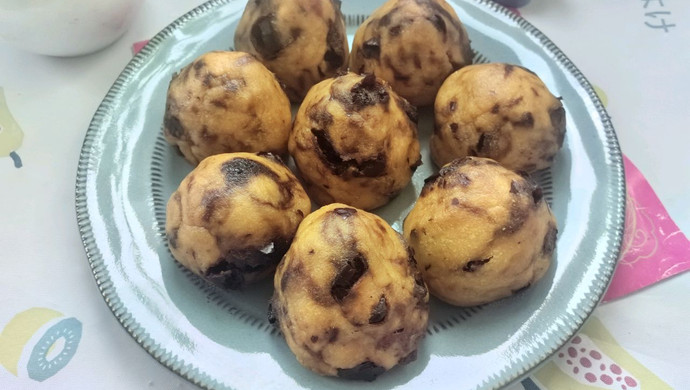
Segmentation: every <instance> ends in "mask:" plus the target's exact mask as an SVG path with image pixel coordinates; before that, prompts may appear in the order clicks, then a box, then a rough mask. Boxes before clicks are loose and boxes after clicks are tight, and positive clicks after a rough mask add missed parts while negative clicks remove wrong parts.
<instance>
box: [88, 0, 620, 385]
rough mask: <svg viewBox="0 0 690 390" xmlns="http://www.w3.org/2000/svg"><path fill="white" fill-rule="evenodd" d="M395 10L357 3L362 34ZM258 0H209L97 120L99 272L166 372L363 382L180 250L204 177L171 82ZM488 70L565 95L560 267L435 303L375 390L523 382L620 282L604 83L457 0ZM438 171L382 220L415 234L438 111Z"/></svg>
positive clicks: (92, 245)
mask: <svg viewBox="0 0 690 390" xmlns="http://www.w3.org/2000/svg"><path fill="white" fill-rule="evenodd" d="M376 3H381V2H371V1H355V0H351V1H347V2H343V4H342V8H343V13H344V14H345V15H346V21H347V24H348V26H349V27H348V33H349V34H350V39H351V38H352V34H353V33H354V30H355V28H356V25H358V24H359V23H361V22H362V21H363V19H364V18H365V17H366V15H367V14H369V13H371V12H372V11H373V10H374V9H375V8H376V7H377V5H378V4H376ZM244 5H245V2H244V1H232V0H220V1H210V2H208V3H206V4H204V5H202V6H200V7H198V8H196V9H194V10H193V11H191V12H189V13H188V14H186V15H184V16H182V17H181V18H179V19H178V20H177V21H175V22H174V23H173V24H171V25H170V26H168V27H167V28H166V29H164V30H163V31H162V32H160V33H159V34H158V35H156V36H155V37H154V38H153V39H152V40H151V42H150V43H149V44H148V45H147V46H146V47H145V48H144V49H143V50H142V51H141V52H140V53H139V54H138V55H136V56H135V57H134V58H133V59H132V61H131V62H130V63H129V64H128V65H127V67H126V68H125V69H124V71H123V72H122V74H121V75H120V76H119V77H118V79H117V81H116V82H115V84H114V85H113V87H112V88H111V89H110V91H109V92H108V94H107V95H106V97H105V98H104V100H103V102H102V104H101V105H100V107H99V108H98V110H97V111H96V113H95V115H94V118H93V121H92V122H91V125H90V127H89V129H88V131H87V133H86V137H85V140H84V145H83V148H82V151H81V156H80V159H79V167H78V171H77V183H76V211H77V219H78V225H79V230H80V233H81V236H82V239H83V243H84V247H85V249H86V254H87V257H88V260H89V263H90V265H91V267H92V269H93V273H94V276H95V279H96V282H97V284H98V287H99V289H100V291H101V293H102V294H103V296H104V298H105V301H106V303H107V304H108V306H109V307H110V308H111V310H112V311H113V313H114V314H115V316H116V317H117V318H118V320H119V321H120V322H121V323H122V325H123V326H124V328H126V329H127V331H128V332H129V333H130V334H131V335H132V336H133V337H134V338H135V339H136V340H137V342H138V343H140V344H141V345H142V347H143V348H144V349H146V351H148V352H149V353H150V354H151V355H153V356H154V357H155V358H156V359H158V360H159V361H160V362H161V363H162V364H164V365H165V366H167V367H169V368H170V369H172V370H173V371H175V372H177V373H178V374H180V375H182V376H183V377H185V378H187V379H189V380H190V381H192V382H194V383H196V384H198V385H201V386H203V387H207V388H213V389H216V388H217V389H224V388H234V389H256V388H260V389H262V388H278V387H280V388H312V389H323V388H329V389H330V388H332V389H349V388H351V387H352V386H353V382H350V381H345V380H340V379H337V378H326V377H321V376H319V375H316V374H313V373H312V372H310V371H308V370H307V369H305V368H303V367H301V366H300V365H299V363H298V362H297V360H296V359H295V358H294V356H293V355H292V353H291V352H290V351H289V349H288V348H287V345H286V343H285V341H284V340H283V339H282V337H281V336H280V334H279V333H278V332H277V331H276V330H275V329H274V328H272V327H271V326H270V325H269V324H268V322H267V320H266V310H267V301H268V299H269V297H270V295H271V288H272V287H271V282H270V281H266V282H265V283H261V284H259V285H256V286H253V287H250V288H246V289H245V290H244V291H241V292H224V291H221V290H219V289H217V288H215V287H212V286H210V285H208V284H206V283H205V282H203V281H202V280H201V279H199V278H198V277H196V276H194V275H193V274H191V273H190V272H187V271H186V270H184V269H183V268H182V267H181V266H179V265H178V264H177V263H176V262H175V261H174V260H173V259H172V256H171V255H170V253H169V251H168V249H167V245H166V240H165V234H164V224H165V204H166V202H167V199H168V197H169V196H170V194H171V193H172V192H173V190H174V189H175V188H176V187H177V185H178V184H179V182H180V181H181V180H182V178H183V177H184V176H185V175H186V174H187V173H188V172H189V171H190V170H191V169H192V167H191V166H190V165H189V164H188V163H187V162H186V161H184V160H183V159H182V158H181V157H180V156H179V155H177V154H176V153H174V152H173V151H172V149H171V148H170V147H168V146H167V145H166V144H165V142H164V141H163V138H162V135H161V130H160V129H161V122H162V118H163V112H164V107H165V96H166V90H167V86H168V82H169V80H170V78H171V76H172V74H173V73H174V72H176V71H178V70H179V69H180V68H181V67H183V66H184V65H186V64H187V63H189V62H191V61H192V60H193V59H194V58H195V57H197V56H198V55H200V54H201V53H203V52H206V51H210V50H218V49H228V48H229V47H230V45H231V43H232V40H233V39H232V37H233V32H234V29H235V26H236V24H237V22H238V20H239V18H240V16H241V13H242V11H243V9H244ZM452 5H453V7H454V8H455V10H456V11H457V13H458V15H459V16H460V18H461V20H462V21H463V22H464V24H465V25H466V27H467V29H468V33H469V35H470V38H471V39H472V44H473V48H474V49H475V50H476V51H477V53H478V55H477V60H479V61H486V60H490V61H501V62H509V63H515V64H520V65H523V66H526V67H528V68H530V69H532V70H533V71H535V72H536V73H537V74H539V75H540V77H541V78H542V79H543V80H544V82H545V83H546V84H547V86H548V87H549V89H551V91H552V92H554V94H555V95H557V96H562V97H563V103H564V106H565V108H566V113H567V134H566V141H565V144H564V147H563V149H562V150H561V152H560V153H559V155H558V156H557V158H556V160H555V162H554V165H553V167H552V168H551V169H550V170H547V171H542V172H539V174H538V175H537V179H538V180H539V181H540V183H541V184H542V186H543V187H544V190H545V193H546V194H547V199H548V200H549V201H550V203H551V206H552V209H553V212H554V214H555V215H556V217H557V219H558V226H559V236H558V247H557V251H556V255H555V261H554V264H553V266H552V267H551V269H550V270H549V272H548V274H547V275H546V276H545V277H544V279H542V280H541V281H540V282H539V283H537V284H536V285H535V286H533V287H532V288H530V289H528V290H526V291H524V292H522V293H520V294H518V295H515V296H513V297H511V298H509V299H505V300H502V301H499V302H495V303H492V304H488V305H484V306H480V307H473V308H466V309H463V308H456V307H451V306H449V305H446V304H443V303H441V302H440V301H438V300H432V302H431V316H430V321H429V326H428V329H427V337H426V338H425V339H424V340H423V342H422V343H421V346H420V349H419V351H418V358H417V360H416V361H415V362H413V363H411V364H409V365H407V366H404V367H397V368H395V369H393V370H392V371H391V372H389V373H386V374H385V375H382V376H381V377H379V378H378V379H377V380H376V381H375V382H373V383H359V382H358V383H356V385H357V386H358V387H359V388H362V389H374V388H376V389H383V388H398V387H413V388H428V387H429V386H439V385H441V387H442V388H443V387H449V386H453V387H454V388H459V389H465V388H482V389H491V388H497V387H500V386H503V385H506V384H508V383H510V382H511V381H514V380H516V379H519V378H520V377H521V376H524V375H525V374H526V373H528V371H529V370H530V369H532V368H533V367H535V366H537V365H538V364H539V363H540V362H542V361H544V360H545V359H547V358H548V357H549V356H550V355H551V354H552V353H554V352H555V351H556V350H557V349H558V348H559V347H560V346H561V345H563V344H564V343H565V342H566V341H567V340H568V339H569V338H570V337H572V336H573V335H574V334H575V332H576V331H577V330H578V329H579V328H580V326H582V324H583V323H584V321H585V320H586V318H587V317H588V316H589V314H590V313H591V312H592V310H594V308H595V306H596V305H597V303H598V302H599V300H600V298H601V296H602V294H603V293H604V291H605V289H606V287H607V285H608V282H609V280H610V278H611V274H612V272H613V269H614V266H615V263H616V259H617V257H618V252H619V249H620V243H621V238H622V231H623V217H624V207H625V201H624V194H625V187H624V176H623V165H622V159H621V153H620V150H619V147H618V143H617V140H616V136H615V133H614V130H613V128H612V126H611V123H610V121H609V117H608V115H607V114H606V112H605V110H604V108H603V106H602V104H601V102H600V101H599V99H598V98H597V97H596V94H595V93H594V91H593V89H592V87H591V86H590V84H589V83H588V82H587V80H586V79H585V78H584V77H583V75H582V74H581V73H580V72H579V71H578V69H577V68H576V67H575V66H574V65H573V64H572V63H571V62H570V61H569V60H568V58H567V57H566V56H565V55H564V54H563V53H562V52H561V51H560V50H559V49H558V48H557V47H556V46H555V45H554V44H553V43H552V42H551V41H549V39H548V38H547V37H546V36H544V35H543V34H542V33H540V32H539V31H538V30H537V29H535V28H534V27H533V26H531V25H530V24H529V23H528V22H526V21H525V20H523V19H521V18H519V17H517V16H515V15H514V14H512V13H510V12H509V11H507V10H506V9H504V8H502V7H500V6H497V5H495V4H494V3H492V2H489V1H483V0H474V1H464V2H460V1H457V2H455V3H452ZM422 114H423V115H422V120H421V121H420V138H421V143H422V145H423V152H422V156H423V161H424V165H423V166H422V167H420V168H419V169H418V170H417V172H416V173H415V176H414V178H413V181H412V183H411V184H410V185H409V186H408V187H407V188H406V189H405V190H404V191H403V193H402V194H401V195H400V196H398V197H397V198H396V199H395V200H394V201H393V202H392V203H391V204H389V205H388V206H386V207H385V208H383V209H380V210H377V212H378V213H379V214H380V215H382V216H383V217H385V218H386V219H387V220H388V221H389V222H390V223H391V224H392V226H393V227H394V228H396V229H397V230H400V227H401V225H400V223H401V220H402V218H403V217H404V216H405V215H406V214H407V211H408V210H409V209H410V208H411V206H412V203H413V202H414V199H415V197H416V196H417V194H418V193H419V191H420V190H421V186H422V182H423V179H424V178H426V177H427V176H429V175H430V174H431V173H432V172H433V171H434V166H433V164H432V163H431V160H430V156H429V151H428V138H429V133H430V131H431V128H432V122H431V118H430V116H431V114H430V112H428V111H426V112H424V111H423V112H422Z"/></svg>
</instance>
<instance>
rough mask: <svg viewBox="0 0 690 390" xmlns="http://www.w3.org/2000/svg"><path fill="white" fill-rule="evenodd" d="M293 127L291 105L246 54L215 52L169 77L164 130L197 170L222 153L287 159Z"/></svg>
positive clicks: (263, 69)
mask: <svg viewBox="0 0 690 390" xmlns="http://www.w3.org/2000/svg"><path fill="white" fill-rule="evenodd" d="M291 122H292V114H291V112H290V102H289V100H288V98H287V96H286V95H285V92H283V90H282V88H281V87H280V84H279V83H278V80H276V78H275V77H274V76H273V74H272V73H271V72H270V71H268V69H266V67H264V66H263V65H262V64H261V63H260V62H259V61H257V60H256V58H254V57H253V56H251V55H250V54H247V53H242V52H229V51H214V52H209V53H206V54H203V55H201V56H200V57H198V58H197V59H196V60H194V61H193V62H192V63H191V64H189V65H187V66H186V67H185V68H183V69H182V70H181V71H180V73H178V74H175V75H174V76H173V78H172V81H171V82H170V87H169V88H168V95H167V102H166V106H165V116H164V118H163V128H164V135H165V139H166V140H167V141H168V143H170V144H171V145H173V146H176V147H178V148H179V150H180V152H182V155H184V157H185V159H187V161H189V162H190V163H192V164H194V165H196V164H198V163H199V161H201V160H203V159H204V158H206V157H208V156H212V155H214V154H220V153H230V152H272V153H275V154H279V155H282V154H285V152H286V151H287V139H288V135H289V134H290V126H291V124H292V123H291Z"/></svg>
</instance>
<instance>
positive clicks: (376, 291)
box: [269, 203, 429, 381]
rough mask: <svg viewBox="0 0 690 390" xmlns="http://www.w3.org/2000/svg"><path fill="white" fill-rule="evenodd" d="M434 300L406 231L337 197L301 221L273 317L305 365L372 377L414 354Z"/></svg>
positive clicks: (280, 276)
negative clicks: (404, 236) (404, 234)
mask: <svg viewBox="0 0 690 390" xmlns="http://www.w3.org/2000/svg"><path fill="white" fill-rule="evenodd" d="M428 300H429V294H428V292H427V289H426V285H425V284H424V280H423V279H422V277H421V275H420V273H419V271H417V269H416V266H415V263H414V257H413V255H412V253H411V252H410V251H409V248H408V247H407V245H406V244H405V242H404V241H403V240H402V237H400V235H399V234H398V233H396V232H395V231H394V230H393V229H392V228H391V227H390V226H389V225H388V224H387V223H386V222H385V221H383V220H382V219H381V218H380V217H378V216H376V215H375V214H371V213H368V212H366V211H363V210H359V209H355V208H353V207H348V206H346V205H344V204H338V203H336V204H330V205H327V206H324V207H322V208H320V209H319V210H317V211H315V212H314V213H312V214H310V215H309V216H307V217H306V218H305V219H304V221H303V222H302V223H301V224H300V227H299V228H298V231H297V234H296V236H295V239H294V241H293V243H292V245H291V246H290V249H289V250H288V252H287V253H286V254H285V256H284V257H283V260H282V261H281V262H280V264H279V266H278V269H277V271H276V275H275V277H274V295H273V298H272V299H271V309H270V310H269V313H271V314H269V316H270V321H271V322H272V323H276V324H279V326H280V330H281V332H282V334H283V335H284V336H285V340H286V341H287V343H288V346H289V347H290V350H291V351H292V352H293V353H294V354H295V355H296V357H297V359H298V361H299V362H300V363H301V364H302V365H304V366H305V367H307V368H309V369H311V370H313V371H315V372H317V373H320V374H323V375H329V376H338V377H341V378H345V379H354V380H366V381H372V380H374V379H375V378H376V377H377V376H379V375H381V374H383V373H384V372H385V371H387V370H389V369H391V368H392V367H394V366H396V365H399V364H406V363H407V362H409V361H411V360H413V359H414V356H416V350H417V346H418V343H419V341H420V340H421V338H422V337H423V335H424V333H425V330H426V324H427V320H428V311H429V307H428Z"/></svg>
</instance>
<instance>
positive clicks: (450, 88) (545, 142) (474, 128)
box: [431, 63, 565, 172]
mask: <svg viewBox="0 0 690 390" xmlns="http://www.w3.org/2000/svg"><path fill="white" fill-rule="evenodd" d="M434 115H435V122H436V124H435V128H434V133H433V135H432V136H431V157H432V158H433V160H434V162H435V163H436V164H437V165H438V166H442V165H444V164H447V163H449V162H450V161H452V160H454V159H456V158H458V157H465V156H479V157H488V158H491V159H494V160H496V161H498V162H499V163H501V165H503V166H505V167H507V168H509V169H513V170H520V171H527V172H532V171H535V170H538V169H543V168H547V167H549V166H550V165H551V163H552V162H553V159H554V157H555V156H556V154H557V153H558V151H559V149H560V148H561V146H563V138H564V137H565V110H564V109H563V104H561V101H560V99H558V98H556V97H555V96H553V95H552V94H551V92H549V90H548V88H547V87H546V85H544V83H543V82H542V81H541V79H540V78H539V77H538V76H537V75H535V74H534V73H532V72H531V71H529V70H527V69H525V68H522V67H520V66H516V65H509V64H499V63H492V64H480V65H472V66H467V67H465V68H462V69H460V70H459V71H457V72H455V73H453V74H452V75H450V76H449V77H448V79H447V80H446V81H445V82H444V83H443V86H441V89H440V90H439V91H438V96H437V97H436V103H435V105H434Z"/></svg>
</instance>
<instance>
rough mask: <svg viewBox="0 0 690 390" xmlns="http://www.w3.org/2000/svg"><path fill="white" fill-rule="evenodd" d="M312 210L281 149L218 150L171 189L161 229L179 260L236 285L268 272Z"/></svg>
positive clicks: (213, 279) (222, 283)
mask: <svg viewBox="0 0 690 390" xmlns="http://www.w3.org/2000/svg"><path fill="white" fill-rule="evenodd" d="M310 211H311V202H310V201H309V198H308V197H307V194H306V193H305V192H304V189H303V188H302V186H301V185H300V184H299V182H298V181H297V178H296V177H295V176H294V175H293V174H292V172H290V170H289V169H288V168H287V167H286V166H285V165H284V164H283V163H282V161H281V160H280V159H279V158H278V157H275V156H273V155H271V154H267V153H260V154H252V153H227V154H219V155H215V156H211V157H208V158H206V159H204V160H203V161H202V162H201V163H200V164H199V165H198V166H197V167H196V168H195V169H194V170H193V171H192V172H191V173H189V175H187V177H185V178H184V180H183V181H182V183H181V184H180V186H179V188H178V189H177V191H175V192H174V193H173V194H172V195H171V196H170V200H169V201H168V206H167V216H166V224H165V233H166V235H167V238H168V246H169V248H170V251H171V252H172V254H173V256H174V257H175V259H177V261H179V262H180V263H181V264H182V265H183V266H185V267H186V268H188V269H189V270H190V271H192V272H194V273H195V274H197V275H199V276H201V277H203V278H204V279H206V280H208V281H210V282H212V283H215V284H217V285H219V286H221V287H224V288H228V289H238V288H242V287H244V286H245V285H246V284H248V283H252V282H254V281H257V280H260V279H262V278H265V277H268V276H270V275H271V274H272V272H273V271H274V270H275V267H276V265H277V264H278V262H279V261H280V259H281V258H282V256H283V255H284V254H285V252H286V251H287V250H288V247H289V246H290V243H291V242H292V238H293V237H294V235H295V232H296V230H297V226H298V225H299V223H300V222H301V221H302V219H303V218H304V216H306V215H307V214H309V212H310Z"/></svg>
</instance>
